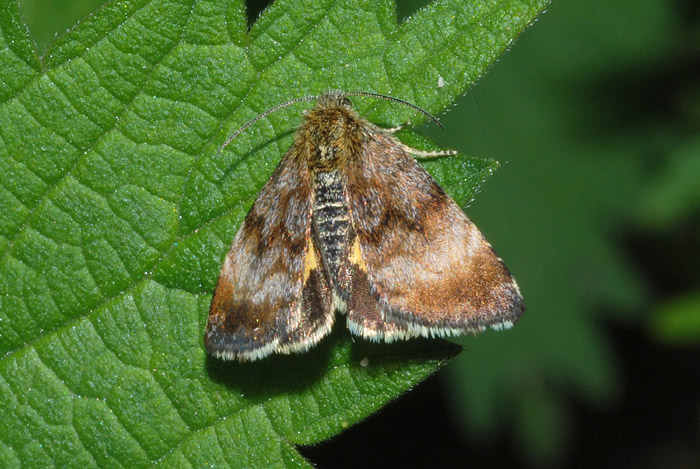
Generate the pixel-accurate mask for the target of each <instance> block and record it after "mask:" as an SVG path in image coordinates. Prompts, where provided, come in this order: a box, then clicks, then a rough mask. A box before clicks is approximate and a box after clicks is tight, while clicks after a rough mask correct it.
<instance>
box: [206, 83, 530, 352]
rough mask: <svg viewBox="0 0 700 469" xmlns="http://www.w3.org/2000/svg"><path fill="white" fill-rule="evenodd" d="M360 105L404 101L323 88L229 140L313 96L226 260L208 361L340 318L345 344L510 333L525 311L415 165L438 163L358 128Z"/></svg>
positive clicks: (295, 338) (370, 128) (310, 339)
mask: <svg viewBox="0 0 700 469" xmlns="http://www.w3.org/2000/svg"><path fill="white" fill-rule="evenodd" d="M357 95H360V96H374V97H380V98H385V99H392V100H394V101H399V102H403V101H401V100H398V99H395V98H389V97H386V96H383V95H375V94H373V93H343V92H340V91H331V92H328V93H326V94H322V95H320V96H317V97H316V96H312V97H305V98H299V99H296V100H292V101H290V102H287V103H284V104H282V105H280V106H277V107H276V108H274V109H271V110H269V111H267V112H265V113H263V114H261V115H260V116H258V117H256V118H255V119H254V120H253V121H251V122H249V123H248V124H246V125H245V126H244V127H243V128H242V129H241V130H239V131H238V132H236V134H234V136H236V135H238V134H240V132H242V131H243V130H245V129H246V128H247V127H248V126H249V125H251V124H252V123H253V122H255V121H257V120H258V119H260V118H261V117H264V116H266V115H268V114H269V113H271V112H274V111H276V110H277V109H280V108H282V107H286V106H288V105H289V104H292V103H294V102H299V101H305V100H311V99H317V104H316V107H315V108H313V109H311V110H310V111H307V113H306V114H305V119H304V122H303V123H302V125H301V127H300V128H299V129H298V131H297V133H296V136H295V138H294V143H293V144H292V147H291V148H290V149H289V151H288V152H287V154H286V155H285V156H284V158H283V159H282V161H281V162H280V164H279V165H278V166H277V169H275V171H274V173H273V174H272V176H271V177H270V179H269V181H267V183H266V184H265V187H263V189H262V190H261V191H260V194H259V195H258V197H257V200H256V201H255V203H254V204H253V206H252V208H251V209H250V211H249V212H248V215H247V216H246V218H245V221H244V222H243V226H242V227H241V229H240V230H239V231H238V234H237V235H236V237H235V239H234V240H233V245H232V246H231V249H230V250H229V252H228V254H227V255H226V259H225V260H224V264H223V267H222V269H221V276H220V277H219V281H218V283H217V285H216V290H215V292H214V298H213V300H212V303H211V310H210V313H209V320H208V323H207V329H206V333H205V335H204V343H205V345H206V349H207V351H208V352H209V353H210V354H211V355H213V356H215V357H218V358H222V359H226V360H239V361H248V360H256V359H259V358H263V357H265V356H267V355H269V354H271V353H273V352H274V353H292V352H302V351H305V350H307V349H309V348H310V347H312V346H313V345H314V344H316V343H317V342H318V341H319V340H321V338H323V337H324V336H325V335H326V334H328V333H329V331H330V330H331V327H332V325H333V321H334V320H335V316H336V311H339V312H341V313H344V314H345V316H346V318H347V325H348V327H349V329H350V331H351V332H352V333H353V334H355V335H357V336H360V337H363V338H365V339H369V340H371V341H382V340H383V341H386V342H391V341H394V340H397V339H407V338H411V337H418V336H424V337H434V336H449V335H458V334H463V333H478V332H480V331H483V330H484V329H486V328H487V327H491V328H494V329H502V328H509V327H510V326H511V325H512V324H513V322H514V321H516V320H517V319H518V318H519V317H520V316H521V315H522V313H523V311H524V310H525V307H524V304H523V300H522V296H521V295H520V291H519V289H518V286H517V284H516V283H515V280H514V279H513V277H512V276H511V275H510V273H509V272H508V269H507V268H506V267H505V265H504V264H503V261H502V260H501V259H500V258H499V257H498V256H497V255H496V253H495V252H494V251H493V248H492V247H491V245H490V244H489V243H488V242H487V241H486V240H485V239H484V237H483V236H482V235H481V233H480V232H479V230H478V229H477V228H476V226H475V225H474V224H473V223H472V222H471V221H470V220H469V219H468V218H467V216H466V215H465V214H464V212H463V211H462V210H461V209H460V208H459V206H457V204H456V203H455V202H454V201H453V200H452V199H451V198H450V197H449V196H448V195H447V194H446V193H445V191H443V189H442V188H441V187H440V186H439V185H438V184H437V182H435V180H434V179H433V178H432V177H431V176H430V175H429V174H428V173H427V172H426V171H425V170H424V169H423V168H422V167H421V166H420V165H419V164H418V163H416V161H415V160H414V159H413V157H412V156H411V155H412V154H413V155H416V156H431V155H437V154H445V153H425V152H421V151H418V150H413V149H411V148H409V147H407V146H405V145H403V144H402V143H400V142H399V141H398V140H397V139H396V138H394V137H393V136H392V132H393V130H385V129H381V128H379V127H377V126H375V125H374V124H372V123H370V122H368V121H366V120H364V119H362V118H361V117H360V116H359V115H358V114H357V113H356V112H355V111H354V110H353V108H352V104H351V102H350V100H349V99H348V96H357ZM404 103H405V102H404ZM406 104H409V105H410V106H412V107H415V106H413V105H411V104H410V103H406ZM416 109H419V110H420V108H417V107H416ZM420 111H422V110H420ZM422 112H425V111H422ZM426 114H427V113H426ZM430 117H432V116H430ZM234 136H232V137H231V138H230V139H229V141H228V142H230V141H231V140H232V139H233V137H234ZM228 142H227V143H228ZM449 154H453V153H449Z"/></svg>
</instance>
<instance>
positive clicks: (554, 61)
mask: <svg viewBox="0 0 700 469" xmlns="http://www.w3.org/2000/svg"><path fill="white" fill-rule="evenodd" d="M51 3H53V2H51ZM99 3H100V2H98V1H96V0H74V1H71V2H70V3H69V2H66V1H64V2H60V3H59V2H55V5H56V6H55V7H52V8H56V9H57V12H58V13H56V14H53V13H52V14H51V15H47V17H45V18H43V19H48V20H50V21H52V23H44V24H43V25H41V24H40V18H39V13H47V12H49V11H50V10H49V9H48V8H47V7H46V2H40V1H39V0H32V1H29V0H24V1H23V2H22V4H23V7H24V11H25V12H26V15H27V18H26V19H27V21H28V23H29V25H30V28H31V30H32V32H33V33H34V35H35V37H37V39H38V40H39V42H40V49H41V50H45V49H46V41H48V39H50V38H51V37H53V35H54V32H55V31H60V30H61V29H63V28H66V27H68V26H70V24H71V22H72V21H73V19H75V18H78V17H80V16H81V15H82V14H83V13H84V12H85V11H88V10H90V9H91V8H93V6H95V5H97V4H99ZM424 3H425V2H399V15H400V17H404V16H407V15H410V13H411V12H412V11H414V10H415V9H417V8H419V7H420V5H422V4H424ZM59 4H60V7H59V6H57V5H59ZM69 4H70V5H71V6H70V7H68V6H67V5H69ZM690 5H691V2H685V3H683V2H674V1H670V0H621V1H619V2H606V1H603V0H589V1H582V0H555V1H554V3H553V4H552V5H551V7H550V9H549V11H548V12H547V13H546V14H544V15H542V16H541V17H540V19H539V21H538V24H536V25H535V27H533V28H531V29H530V30H528V31H527V32H526V33H525V34H523V36H522V37H521V38H520V39H519V40H518V42H517V44H516V46H515V47H513V49H512V50H511V51H510V52H509V53H507V54H505V55H504V56H503V57H502V58H501V60H500V62H498V63H497V64H496V65H495V66H493V67H492V69H491V71H490V72H489V73H488V74H487V75H486V76H484V77H482V78H481V80H480V82H479V83H478V84H477V86H474V87H472V88H470V90H469V92H468V94H467V95H466V96H465V97H463V98H462V99H461V100H460V101H459V102H458V103H457V104H456V105H455V107H454V109H453V111H452V112H451V113H448V114H447V115H445V116H441V120H442V122H443V123H444V124H445V126H446V128H447V131H446V132H440V133H439V134H435V137H436V138H437V139H438V140H439V141H440V142H441V143H443V144H444V145H445V146H446V147H452V148H456V149H459V150H462V151H464V152H466V153H468V154H472V155H478V156H483V157H489V158H495V159H497V160H499V161H500V162H501V163H502V164H503V165H502V166H501V168H500V169H499V171H498V172H497V173H496V175H495V176H494V177H492V178H490V179H489V181H488V182H487V184H486V185H485V186H484V187H483V188H482V193H481V194H479V196H478V197H477V198H476V200H475V202H474V204H473V206H472V207H470V209H469V211H468V212H469V215H470V217H471V218H472V219H473V220H474V221H475V222H476V223H477V224H478V225H479V226H480V228H481V229H482V231H483V232H484V233H485V235H486V237H487V238H488V239H489V240H490V241H491V242H492V244H493V245H494V246H495V247H496V249H497V250H498V252H499V253H500V254H501V256H502V257H503V258H504V259H505V260H506V261H507V264H508V265H509V267H510V268H511V270H512V271H513V272H514V274H515V275H516V277H517V279H518V281H519V283H520V285H521V287H522V290H523V293H524V296H525V299H526V302H527V305H528V311H527V313H526V317H525V319H524V320H523V321H521V322H520V323H519V324H518V325H517V327H515V328H513V329H512V330H511V331H510V332H508V333H500V334H495V333H489V334H486V335H484V336H481V337H479V338H478V339H476V340H475V339H465V340H463V341H462V343H463V344H464V345H465V347H466V351H465V353H463V354H462V355H461V356H460V357H459V358H458V359H457V360H455V361H454V362H453V363H452V364H451V365H450V366H449V371H450V374H449V375H448V379H449V381H450V386H451V389H452V390H453V396H452V397H453V402H454V406H455V409H457V411H458V414H459V415H461V418H462V420H463V424H464V427H465V429H466V432H467V434H468V435H470V436H471V437H480V438H485V437H489V436H493V435H494V433H495V432H496V431H497V430H498V429H499V427H503V426H512V428H513V429H514V430H515V435H516V438H517V440H518V441H519V442H520V445H521V447H522V452H523V454H524V456H525V457H526V458H528V459H530V460H531V461H532V462H540V463H545V462H552V461H555V460H557V459H559V460H561V458H563V457H564V456H565V454H566V448H567V444H568V443H569V441H570V438H571V437H573V436H574V435H575V429H572V428H570V419H571V410H570V404H569V402H570V400H572V399H578V400H583V401H585V402H587V403H588V404H590V405H592V406H603V405H608V404H609V403H610V402H612V400H613V399H614V398H615V397H616V396H617V395H619V393H620V392H621V391H622V386H623V385H624V384H623V383H621V382H620V380H619V378H618V376H619V373H618V369H617V368H618V364H617V362H616V357H615V354H614V351H613V350H612V349H611V345H610V343H609V340H608V338H607V337H606V335H605V333H604V327H603V326H604V322H608V321H627V322H630V323H633V322H637V323H647V324H651V326H650V331H651V333H652V334H653V335H654V336H656V337H658V338H659V340H664V341H668V342H672V343H693V341H695V343H697V341H698V327H699V326H698V317H700V310H699V308H700V298H699V296H698V295H700V290H699V289H698V286H697V283H696V284H695V285H694V286H693V285H692V283H690V284H688V285H687V286H686V287H685V289H684V291H679V292H678V297H677V298H672V299H668V298H657V297H656V294H657V292H656V291H655V289H654V287H653V286H650V285H649V284H648V283H646V282H645V279H644V278H643V275H641V274H640V272H639V271H638V270H636V269H635V267H636V265H635V262H634V259H630V258H629V257H628V255H629V252H628V251H625V250H624V249H622V243H621V242H620V239H621V237H623V236H624V235H626V234H628V233H629V231H630V230H636V231H641V232H653V233H657V237H658V238H657V239H664V238H665V237H666V236H672V235H673V234H674V233H676V232H677V230H678V229H680V228H681V227H685V226H694V227H695V228H694V231H693V232H692V234H691V236H690V237H688V238H685V239H687V240H688V242H689V243H700V240H699V239H698V237H697V234H698V233H700V229H698V226H699V225H698V223H699V222H698V220H700V217H699V216H698V215H699V214H700V184H699V183H698V181H700V141H699V140H698V124H700V87H698V86H697V81H695V82H692V81H683V79H682V78H679V77H683V76H687V73H688V69H687V67H688V65H687V64H689V63H690V64H692V63H693V61H695V63H697V57H698V54H699V53H700V41H698V40H697V37H698V31H700V24H698V22H697V21H696V22H695V23H690V24H689V23H688V22H686V21H685V20H684V18H687V17H688V16H689V15H688V14H687V13H688V11H689V10H692V12H695V13H697V12H696V11H695V10H694V7H692V6H690ZM37 12H39V13H37ZM692 12H691V13H692ZM59 13H60V14H59ZM69 15H72V18H73V19H69ZM59 18H60V23H56V21H57V20H58V19H59ZM696 18H697V16H696ZM56 24H58V26H56ZM47 25H48V26H47ZM42 28H43V29H42ZM679 80H680V81H679ZM426 132H428V133H429V134H430V133H432V132H434V129H432V128H430V127H427V128H426ZM693 254H694V255H695V254H697V250H694V251H693ZM685 262H688V263H692V262H695V265H697V262H700V259H698V258H697V257H692V256H691V257H689V258H688V259H686V260H685ZM649 304H658V305H660V306H657V307H656V308H651V309H653V311H654V313H653V318H654V319H653V320H652V319H651V317H652V315H651V314H650V313H651V312H650V308H649V307H648V306H647V305H649Z"/></svg>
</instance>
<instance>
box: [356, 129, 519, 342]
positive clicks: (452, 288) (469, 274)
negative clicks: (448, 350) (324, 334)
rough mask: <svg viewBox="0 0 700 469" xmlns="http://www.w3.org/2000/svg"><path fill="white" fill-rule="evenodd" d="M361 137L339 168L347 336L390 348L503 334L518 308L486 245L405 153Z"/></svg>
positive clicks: (389, 140)
mask: <svg viewBox="0 0 700 469" xmlns="http://www.w3.org/2000/svg"><path fill="white" fill-rule="evenodd" d="M364 131H365V132H366V133H367V135H366V138H365V141H364V144H363V147H362V154H361V155H359V156H358V157H357V158H354V159H353V160H351V161H349V162H348V168H347V175H348V182H347V194H348V203H349V207H350V213H351V219H352V226H353V229H354V232H355V234H356V238H355V240H354V244H353V250H352V254H351V261H352V264H353V269H354V270H353V281H352V294H351V299H350V303H349V305H348V325H349V327H350V329H351V331H352V332H353V333H355V334H357V335H360V336H362V337H365V338H368V339H370V340H385V341H392V340H395V339H401V338H408V337H414V336H426V337H427V336H444V335H456V334H461V333H465V332H472V333H475V332H479V331H482V330H483V329H485V328H486V327H489V326H490V327H493V328H504V327H510V325H511V324H512V323H513V322H514V321H515V320H517V319H518V318H519V317H520V316H521V315H522V313H523V310H524V305H523V302H522V297H521V295H520V291H519V289H518V286H517V284H516V283H515V281H514V279H513V278H512V277H511V275H510V273H509V272H508V270H507V269H506V267H505V265H504V264H503V262H502V261H501V259H500V258H499V257H498V256H497V255H496V253H495V252H494V251H493V249H492V248H491V245H490V244H489V243H488V242H487V241H486V240H485V239H484V237H483V236H482V235H481V233H480V232H479V230H478V229H477V228H476V226H475V225H474V224H473V223H472V222H471V221H470V220H469V219H468V218H467V216H466V215H465V214H464V212H463V211H462V210H461V209H460V208H459V206H458V205H457V204H456V203H455V202H454V201H453V200H452V199H451V198H450V197H449V196H448V195H447V194H446V193H445V192H444V191H443V190H442V188H441V187H440V186H439V185H438V184H437V182H435V180H434V179H433V178H432V177H431V176H430V175H429V174H428V173H427V172H426V171H425V170H424V169H423V168H422V167H421V166H420V165H419V164H418V163H416V162H415V160H414V159H413V157H411V156H410V155H409V154H408V153H407V152H406V151H404V147H403V145H401V144H400V143H398V142H397V141H396V140H395V139H394V138H393V137H392V136H390V135H387V134H386V133H384V132H382V131H381V130H379V129H377V128H376V127H374V126H372V125H371V124H368V126H367V127H366V128H365V129H364Z"/></svg>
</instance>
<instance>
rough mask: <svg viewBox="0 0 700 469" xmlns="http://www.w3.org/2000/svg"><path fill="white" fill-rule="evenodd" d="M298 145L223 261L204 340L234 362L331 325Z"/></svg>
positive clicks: (293, 343)
mask: <svg viewBox="0 0 700 469" xmlns="http://www.w3.org/2000/svg"><path fill="white" fill-rule="evenodd" d="M303 151H304V150H303V147H302V146H300V145H298V144H295V145H293V146H292V148H291V149H290V150H289V151H288V152H287V154H286V155H285V157H284V158H283V160H282V161H281V162H280V164H279V165H278V167H277V169H276V170H275V172H274V173H273V175H272V176H271V177H270V179H269V181H268V182H267V183H266V184H265V186H264V187H263V189H262V190H261V192H260V194H259V195H258V198H257V199H256V201H255V203H254V204H253V207H252V208H251V209H250V211H249V212H248V215H247V216H246V218H245V221H244V222H243V226H242V227H241V229H240V230H239V232H238V234H237V235H236V237H235V239H234V240H233V244H232V246H231V249H230V250H229V252H228V254H227V255H226V258H225V260H224V264H223V267H222V269H221V275H220V277H219V281H218V283H217V285H216V290H215V291H214V298H213V300H212V304H211V310H210V313H209V320H208V323H207V329H206V332H205V335H204V342H205V345H206V348H207V350H208V352H209V353H210V354H212V355H213V356H215V357H218V358H224V359H229V360H231V359H236V360H239V361H245V360H255V359H257V358H262V357H265V356H267V355H269V354H270V353H273V352H279V353H290V352H297V351H303V350H306V349H308V348H309V347H311V346H312V345H314V344H315V343H316V342H318V341H319V340H320V339H321V338H322V337H323V336H324V335H326V334H327V333H328V332H329V331H330V329H331V326H332V323H333V317H334V316H333V311H332V310H331V295H330V293H329V289H328V286H327V283H326V280H325V278H324V276H323V273H322V272H321V271H320V270H319V269H318V262H317V257H318V255H317V250H316V247H315V246H314V244H313V241H312V238H311V236H310V229H311V223H310V219H311V208H312V203H313V194H312V190H311V184H310V182H309V171H308V166H307V164H306V157H305V155H304V154H303Z"/></svg>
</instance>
